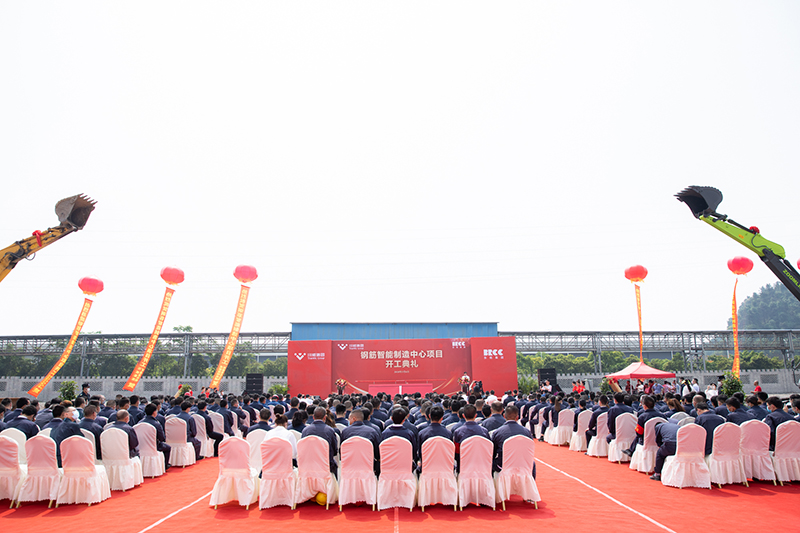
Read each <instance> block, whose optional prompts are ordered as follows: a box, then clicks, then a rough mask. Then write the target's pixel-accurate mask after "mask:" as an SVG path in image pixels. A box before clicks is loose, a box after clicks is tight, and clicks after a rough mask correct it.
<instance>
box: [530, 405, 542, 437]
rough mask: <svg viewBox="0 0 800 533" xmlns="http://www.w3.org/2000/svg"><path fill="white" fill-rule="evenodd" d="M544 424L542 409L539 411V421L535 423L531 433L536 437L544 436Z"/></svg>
mask: <svg viewBox="0 0 800 533" xmlns="http://www.w3.org/2000/svg"><path fill="white" fill-rule="evenodd" d="M542 426H544V416H543V415H542V413H541V411H540V412H539V423H538V424H535V425H534V426H533V428H531V433H532V434H533V436H534V437H535V438H536V439H539V438H541V437H542Z"/></svg>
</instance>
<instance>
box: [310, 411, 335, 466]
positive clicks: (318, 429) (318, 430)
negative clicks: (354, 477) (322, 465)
mask: <svg viewBox="0 0 800 533" xmlns="http://www.w3.org/2000/svg"><path fill="white" fill-rule="evenodd" d="M327 414H328V411H327V409H325V408H324V407H316V408H315V409H314V421H313V422H312V423H311V424H309V425H308V426H306V427H305V429H303V433H302V437H301V438H306V437H309V436H311V435H314V436H317V437H321V438H322V439H324V440H325V441H326V442H327V443H328V466H329V468H330V470H331V473H332V474H333V475H334V476H335V475H336V470H337V465H336V459H335V457H336V454H337V453H338V446H337V443H336V430H334V429H333V428H332V427H330V426H329V425H327V424H326V423H325V417H326V416H327Z"/></svg>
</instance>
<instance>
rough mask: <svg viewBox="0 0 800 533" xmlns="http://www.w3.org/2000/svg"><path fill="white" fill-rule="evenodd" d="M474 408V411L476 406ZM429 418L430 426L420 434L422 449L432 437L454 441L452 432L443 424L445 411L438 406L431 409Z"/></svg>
mask: <svg viewBox="0 0 800 533" xmlns="http://www.w3.org/2000/svg"><path fill="white" fill-rule="evenodd" d="M472 408H473V410H474V409H475V406H472ZM428 416H429V417H430V419H431V423H430V425H429V426H428V427H426V428H425V429H423V430H422V431H420V432H419V445H420V448H421V447H422V444H423V443H424V442H425V441H426V440H428V439H429V438H431V437H444V438H446V439H447V440H453V434H452V432H451V431H450V430H449V429H447V428H446V427H444V425H443V424H442V418H444V409H442V408H441V407H439V406H438V405H437V406H435V407H431V408H430V410H429V411H428Z"/></svg>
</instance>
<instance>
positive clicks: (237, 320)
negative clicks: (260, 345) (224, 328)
mask: <svg viewBox="0 0 800 533" xmlns="http://www.w3.org/2000/svg"><path fill="white" fill-rule="evenodd" d="M249 292H250V288H249V287H247V286H246V285H242V290H241V292H240V293H239V305H237V306H236V316H235V317H234V319H233V327H232V328H231V334H230V335H229V336H228V342H226V343H225V349H224V350H223V351H222V357H220V359H219V364H218V365H217V370H216V371H215V372H214V377H213V378H211V385H209V387H211V388H212V389H216V388H218V387H219V384H220V382H221V381H222V376H224V375H225V369H227V368H228V363H230V362H231V357H233V349H234V348H235V347H236V341H237V340H238V339H239V330H240V329H241V327H242V320H243V319H244V309H245V306H247V295H248V293H249Z"/></svg>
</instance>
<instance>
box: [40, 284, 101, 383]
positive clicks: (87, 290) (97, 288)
mask: <svg viewBox="0 0 800 533" xmlns="http://www.w3.org/2000/svg"><path fill="white" fill-rule="evenodd" d="M78 286H79V287H80V288H81V290H82V291H83V293H84V294H86V295H88V296H95V295H96V294H97V293H98V292H101V291H102V290H103V282H102V281H100V280H99V279H95V278H81V279H80V281H78ZM91 308H92V300H91V299H90V298H84V300H83V307H82V308H81V314H80V315H78V322H77V323H76V324H75V328H74V329H73V330H72V336H71V337H70V338H69V342H67V347H66V348H64V351H63V352H62V353H61V357H59V358H58V361H56V364H54V365H53V368H51V369H50V372H48V373H47V375H46V376H45V377H44V378H42V380H41V381H40V382H39V383H37V384H36V385H34V386H33V388H31V390H29V391H28V394H30V395H31V396H33V397H37V396H39V395H40V394H41V393H42V391H43V390H44V388H45V387H46V386H47V384H48V383H49V382H50V380H51V379H53V377H54V376H55V375H56V374H58V371H59V370H61V367H63V366H64V364H66V362H67V359H69V355H70V354H71V353H72V349H73V348H74V347H75V342H76V341H77V340H78V335H80V333H81V330H82V329H83V324H84V322H86V317H87V316H89V310H90V309H91Z"/></svg>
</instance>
